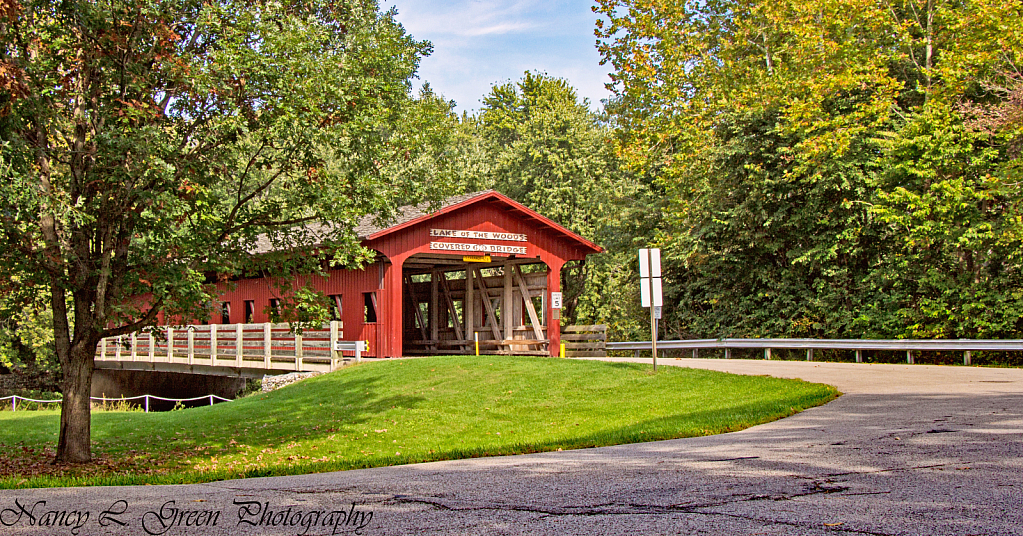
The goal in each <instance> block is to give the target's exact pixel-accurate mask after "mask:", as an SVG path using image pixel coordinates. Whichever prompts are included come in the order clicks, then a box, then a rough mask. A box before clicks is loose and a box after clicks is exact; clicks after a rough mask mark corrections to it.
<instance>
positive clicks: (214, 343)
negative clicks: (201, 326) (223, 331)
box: [210, 324, 218, 367]
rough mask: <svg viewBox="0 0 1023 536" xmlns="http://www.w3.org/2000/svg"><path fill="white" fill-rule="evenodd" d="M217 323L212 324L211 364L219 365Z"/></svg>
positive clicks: (212, 365)
mask: <svg viewBox="0 0 1023 536" xmlns="http://www.w3.org/2000/svg"><path fill="white" fill-rule="evenodd" d="M217 342H218V341H217V325H216V324H210V366H211V367H215V366H217Z"/></svg>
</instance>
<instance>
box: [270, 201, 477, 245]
mask: <svg viewBox="0 0 1023 536" xmlns="http://www.w3.org/2000/svg"><path fill="white" fill-rule="evenodd" d="M492 192H494V190H481V191H479V192H472V193H469V194H461V195H453V196H451V197H449V198H447V199H445V200H443V201H441V202H440V205H438V206H433V207H431V206H430V203H420V204H418V205H406V206H403V207H398V209H397V210H395V211H394V215H393V216H392V217H391V219H390V220H388V221H386V222H385V224H384V225H378V223H377V215H375V214H367V215H365V216H363V217H362V218H361V219H360V220H359V224H358V225H356V226H355V234H356V236H358V237H359V239H360V240H365V239H366V238H368V237H369V236H370V235H373V234H376V233H379V232H380V231H384V230H387V229H390V228H391V227H396V226H398V225H401V224H403V223H407V222H410V221H412V220H414V219H416V218H421V217H423V216H426V215H428V214H431V213H433V212H436V211H438V210H443V209H445V208H447V207H450V206H451V205H457V204H458V203H462V202H464V201H468V200H470V199H473V198H476V197H481V196H484V195H487V194H490V193H492ZM431 208H432V209H433V210H431ZM334 225H336V224H332V223H328V224H323V223H311V224H308V225H306V226H305V227H303V228H302V229H296V230H294V231H293V232H294V233H296V234H303V235H304V237H303V238H304V239H303V240H295V241H294V243H296V244H299V243H303V244H311V245H317V244H320V243H322V241H323V237H324V236H325V235H327V234H329V231H330V230H332V229H333V228H334V227H333V226H334ZM274 249H275V248H274V246H273V244H272V243H271V242H270V239H269V238H267V237H266V236H265V235H260V236H259V237H258V238H257V239H256V245H255V247H254V248H252V249H251V250H250V253H253V254H258V253H267V252H270V251H273V250H274Z"/></svg>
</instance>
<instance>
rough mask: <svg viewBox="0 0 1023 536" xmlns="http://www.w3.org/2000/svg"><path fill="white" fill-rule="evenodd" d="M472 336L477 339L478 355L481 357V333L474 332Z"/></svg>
mask: <svg viewBox="0 0 1023 536" xmlns="http://www.w3.org/2000/svg"><path fill="white" fill-rule="evenodd" d="M472 336H473V338H474V339H476V357H479V356H480V334H479V333H473V334H472Z"/></svg>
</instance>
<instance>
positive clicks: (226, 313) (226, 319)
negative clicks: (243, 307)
mask: <svg viewBox="0 0 1023 536" xmlns="http://www.w3.org/2000/svg"><path fill="white" fill-rule="evenodd" d="M220 323H221V324H230V323H231V302H220Z"/></svg>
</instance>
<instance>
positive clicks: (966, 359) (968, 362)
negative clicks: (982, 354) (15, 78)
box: [963, 350, 972, 365]
mask: <svg viewBox="0 0 1023 536" xmlns="http://www.w3.org/2000/svg"><path fill="white" fill-rule="evenodd" d="M971 357H972V356H971V355H970V351H969V350H967V351H965V352H963V364H964V365H971V364H972V362H971V361H972V359H970V358H971Z"/></svg>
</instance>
